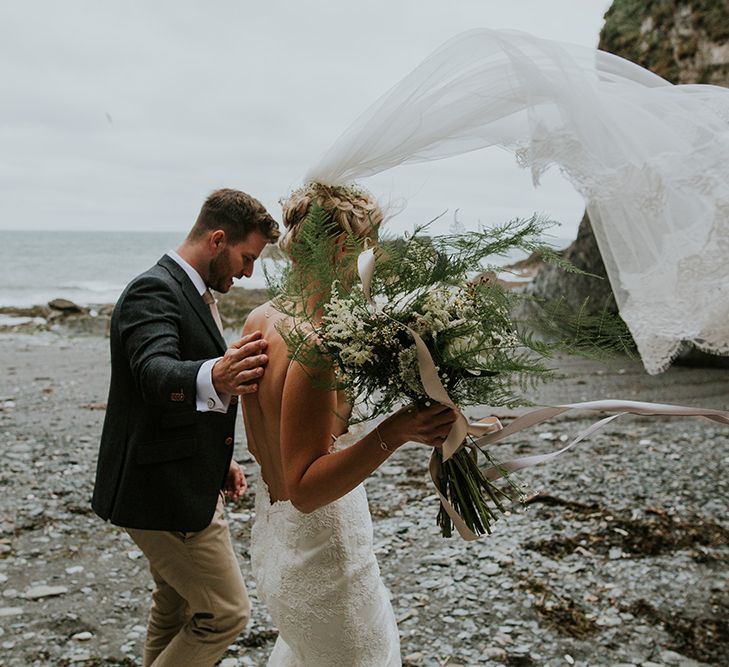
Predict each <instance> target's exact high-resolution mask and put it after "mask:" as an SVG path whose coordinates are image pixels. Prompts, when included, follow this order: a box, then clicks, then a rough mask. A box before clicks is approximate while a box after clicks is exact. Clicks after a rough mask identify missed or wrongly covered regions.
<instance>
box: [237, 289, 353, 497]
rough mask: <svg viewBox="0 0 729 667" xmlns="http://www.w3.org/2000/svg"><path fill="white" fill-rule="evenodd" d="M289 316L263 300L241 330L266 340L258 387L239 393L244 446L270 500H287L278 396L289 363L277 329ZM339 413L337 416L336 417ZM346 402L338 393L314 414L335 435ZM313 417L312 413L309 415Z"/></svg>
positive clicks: (342, 425)
mask: <svg viewBox="0 0 729 667" xmlns="http://www.w3.org/2000/svg"><path fill="white" fill-rule="evenodd" d="M290 324H291V317H290V316H288V315H284V314H282V313H281V312H279V311H278V310H276V308H275V307H274V306H273V305H272V304H271V302H270V301H269V302H266V303H264V304H263V305H261V306H259V307H258V308H256V309H255V310H253V311H252V312H251V313H250V315H249V316H248V319H247V320H246V323H245V326H244V327H243V332H244V334H246V333H250V332H253V331H261V332H262V333H263V338H264V339H265V340H266V341H267V342H268V348H267V350H266V354H267V356H268V359H269V361H268V365H267V366H266V371H265V373H264V374H263V377H262V378H261V379H260V380H259V383H258V391H257V392H255V393H253V394H247V395H244V396H242V397H241V405H242V408H243V417H244V421H245V429H246V438H247V441H248V449H249V450H250V452H251V454H253V456H254V457H255V459H256V461H257V462H258V465H260V467H261V476H262V477H263V481H264V482H265V483H266V485H267V486H268V490H269V494H270V497H271V500H272V501H276V500H288V499H289V497H290V496H289V493H288V491H287V487H286V478H285V474H284V464H283V458H282V452H281V417H282V398H283V393H284V386H285V383H286V376H287V373H288V372H289V369H290V367H291V363H290V360H289V353H288V348H287V345H286V342H285V341H284V340H283V338H282V337H281V334H279V332H278V328H279V327H281V326H284V327H286V326H290ZM337 415H340V416H341V418H338V417H337ZM348 415H349V406H348V405H347V404H346V401H345V400H344V397H343V396H340V397H338V400H337V409H336V411H334V410H329V414H328V416H327V414H326V413H324V414H318V415H317V416H316V419H317V420H318V421H321V420H322V419H328V420H329V421H330V425H329V426H328V428H327V430H328V432H329V433H331V434H332V435H333V436H335V437H336V436H338V435H341V434H342V433H344V432H345V431H346V430H347V423H346V419H347V418H348ZM312 417H314V415H312Z"/></svg>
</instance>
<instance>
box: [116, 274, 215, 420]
mask: <svg viewBox="0 0 729 667" xmlns="http://www.w3.org/2000/svg"><path fill="white" fill-rule="evenodd" d="M181 310H182V309H181V307H180V302H179V300H178V296H177V294H176V293H175V292H174V291H173V290H172V289H171V288H170V286H169V285H168V284H167V283H165V282H164V281H163V280H161V279H159V278H156V277H154V276H142V277H140V278H139V279H137V280H136V281H135V282H134V283H133V284H132V285H130V287H129V289H128V291H127V293H126V295H125V298H124V299H123V301H122V302H121V303H120V306H119V336H120V340H121V343H122V346H123V349H124V351H125V353H126V358H127V359H128V360H129V364H130V369H131V372H132V376H133V377H134V381H135V383H136V385H137V387H138V389H139V391H140V393H141V395H142V400H143V401H144V402H145V403H147V404H149V405H159V406H166V405H169V400H170V395H171V394H172V393H178V394H181V395H182V396H184V403H185V404H187V405H189V406H193V407H194V405H195V394H196V378H197V373H198V370H199V369H200V366H202V364H203V363H204V362H205V359H200V360H199V361H189V360H184V361H183V360H182V359H181V354H180V330H181V318H182V312H181Z"/></svg>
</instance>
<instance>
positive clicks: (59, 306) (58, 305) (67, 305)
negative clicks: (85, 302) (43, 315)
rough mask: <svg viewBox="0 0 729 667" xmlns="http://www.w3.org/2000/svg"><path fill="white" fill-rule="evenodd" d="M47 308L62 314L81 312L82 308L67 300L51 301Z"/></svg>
mask: <svg viewBox="0 0 729 667" xmlns="http://www.w3.org/2000/svg"><path fill="white" fill-rule="evenodd" d="M48 306H49V308H53V310H60V311H62V312H64V313H82V312H83V308H81V306H78V305H76V304H75V303H74V302H73V301H69V300H68V299H53V300H52V301H49V302H48Z"/></svg>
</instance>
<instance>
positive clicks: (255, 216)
mask: <svg viewBox="0 0 729 667" xmlns="http://www.w3.org/2000/svg"><path fill="white" fill-rule="evenodd" d="M216 229H222V230H223V231H224V232H225V236H226V237H227V239H228V242H229V243H239V242H240V241H242V240H243V239H245V237H246V236H248V234H250V233H251V232H253V231H258V232H261V234H263V235H264V236H265V237H266V238H267V239H268V242H269V243H275V242H276V241H277V240H278V237H279V231H278V223H277V222H276V221H275V220H274V219H273V218H272V217H271V215H270V214H269V212H268V211H267V210H266V209H265V208H264V206H263V204H261V202H259V201H258V200H257V199H256V198H254V197H251V196H250V195H249V194H246V193H245V192H241V191H240V190H232V189H230V188H222V189H221V190H215V192H211V193H210V195H209V196H208V198H207V199H206V200H205V203H204V204H203V205H202V208H201V209H200V214H199V215H198V216H197V220H196V221H195V224H194V225H193V226H192V229H191V230H190V233H189V234H188V235H187V238H188V239H189V240H190V241H196V240H198V239H200V238H201V237H203V236H204V235H205V234H206V233H208V232H211V231H215V230H216Z"/></svg>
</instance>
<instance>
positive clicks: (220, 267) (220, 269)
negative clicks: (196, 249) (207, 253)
mask: <svg viewBox="0 0 729 667" xmlns="http://www.w3.org/2000/svg"><path fill="white" fill-rule="evenodd" d="M232 284H233V272H232V269H231V267H230V260H229V259H228V252H227V250H224V251H223V252H222V253H220V254H219V255H218V256H217V257H213V259H211V260H210V266H209V270H208V287H210V288H212V289H214V290H215V291H216V292H221V293H223V294H225V293H226V292H227V291H228V290H229V289H230V288H231V286H232Z"/></svg>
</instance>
